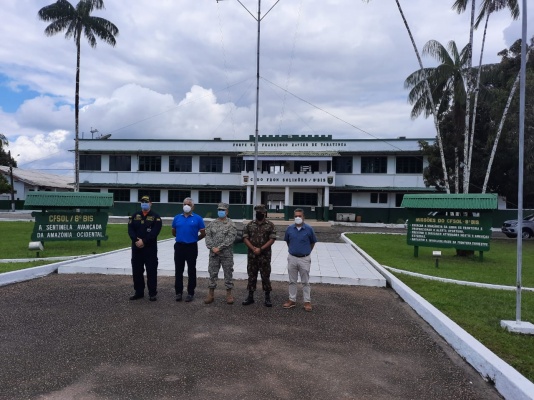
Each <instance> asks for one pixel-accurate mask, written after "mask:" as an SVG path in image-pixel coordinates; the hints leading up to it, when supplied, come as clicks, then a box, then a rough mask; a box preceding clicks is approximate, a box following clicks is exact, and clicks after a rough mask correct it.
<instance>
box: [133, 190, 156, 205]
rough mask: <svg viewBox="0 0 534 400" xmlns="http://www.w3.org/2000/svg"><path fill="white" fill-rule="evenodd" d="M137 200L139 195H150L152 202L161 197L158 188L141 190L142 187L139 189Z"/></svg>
mask: <svg viewBox="0 0 534 400" xmlns="http://www.w3.org/2000/svg"><path fill="white" fill-rule="evenodd" d="M138 193H139V201H141V197H143V196H149V197H150V201H152V203H159V201H160V199H161V197H160V191H159V190H153V189H151V190H143V189H139V192H138Z"/></svg>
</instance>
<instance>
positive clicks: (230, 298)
mask: <svg viewBox="0 0 534 400" xmlns="http://www.w3.org/2000/svg"><path fill="white" fill-rule="evenodd" d="M226 304H234V296H232V289H226Z"/></svg>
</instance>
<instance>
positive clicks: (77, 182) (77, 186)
mask: <svg viewBox="0 0 534 400" xmlns="http://www.w3.org/2000/svg"><path fill="white" fill-rule="evenodd" d="M81 35H82V32H81V29H80V30H79V31H78V36H77V38H76V93H75V94H74V191H75V192H79V191H80V150H79V144H78V139H79V136H78V132H79V111H80V110H79V109H80V47H81V46H80V39H81Z"/></svg>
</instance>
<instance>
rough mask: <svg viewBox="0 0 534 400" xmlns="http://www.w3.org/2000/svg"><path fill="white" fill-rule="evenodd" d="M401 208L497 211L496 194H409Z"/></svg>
mask: <svg viewBox="0 0 534 400" xmlns="http://www.w3.org/2000/svg"><path fill="white" fill-rule="evenodd" d="M401 207H405V208H425V209H431V210H496V209H497V195H496V194H480V193H473V194H471V193H467V194H407V195H405V196H404V198H403V200H402V204H401Z"/></svg>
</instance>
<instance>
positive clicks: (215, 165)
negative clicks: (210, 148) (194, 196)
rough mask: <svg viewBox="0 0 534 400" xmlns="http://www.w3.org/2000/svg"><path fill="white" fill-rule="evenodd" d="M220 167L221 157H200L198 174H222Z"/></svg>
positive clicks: (221, 164)
mask: <svg viewBox="0 0 534 400" xmlns="http://www.w3.org/2000/svg"><path fill="white" fill-rule="evenodd" d="M222 166H223V158H222V157H207V156H204V157H202V156H201V157H200V172H222ZM201 203H203V202H202V201H201Z"/></svg>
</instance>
